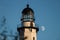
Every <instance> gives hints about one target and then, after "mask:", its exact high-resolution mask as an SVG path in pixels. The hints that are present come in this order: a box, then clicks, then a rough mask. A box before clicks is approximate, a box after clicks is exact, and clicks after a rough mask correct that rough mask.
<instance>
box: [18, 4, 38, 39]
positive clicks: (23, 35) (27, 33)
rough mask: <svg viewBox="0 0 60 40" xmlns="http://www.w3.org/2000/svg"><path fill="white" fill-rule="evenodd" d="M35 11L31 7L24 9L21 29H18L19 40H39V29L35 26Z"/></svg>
mask: <svg viewBox="0 0 60 40" xmlns="http://www.w3.org/2000/svg"><path fill="white" fill-rule="evenodd" d="M34 21H35V18H34V11H33V10H32V9H31V8H30V7H29V5H28V4H27V7H26V8H24V9H23V11H22V18H21V27H18V28H17V30H18V32H19V40H37V32H38V30H39V29H38V28H37V27H36V25H35V22H34Z"/></svg>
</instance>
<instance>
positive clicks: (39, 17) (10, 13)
mask: <svg viewBox="0 0 60 40" xmlns="http://www.w3.org/2000/svg"><path fill="white" fill-rule="evenodd" d="M27 1H29V5H30V7H31V8H32V9H33V10H34V14H35V19H36V20H35V23H36V24H37V26H38V27H39V29H40V27H41V26H44V27H45V31H42V30H41V29H40V30H39V32H38V33H37V34H38V35H37V36H38V40H60V0H0V24H1V20H2V17H3V16H5V17H6V26H7V28H8V29H7V30H8V31H10V30H13V31H14V32H15V31H16V28H17V25H18V24H19V23H21V21H20V18H21V12H22V10H23V9H24V8H25V7H26V4H27Z"/></svg>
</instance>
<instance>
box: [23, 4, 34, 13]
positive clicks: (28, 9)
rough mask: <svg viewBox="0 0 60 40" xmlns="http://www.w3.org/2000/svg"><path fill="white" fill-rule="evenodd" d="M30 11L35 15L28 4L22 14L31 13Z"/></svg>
mask: <svg viewBox="0 0 60 40" xmlns="http://www.w3.org/2000/svg"><path fill="white" fill-rule="evenodd" d="M30 11H31V12H32V13H34V11H33V10H32V9H31V8H29V5H28V4H27V8H24V9H23V11H22V13H26V12H30Z"/></svg>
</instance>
